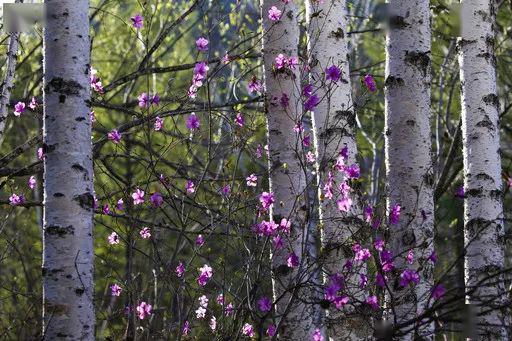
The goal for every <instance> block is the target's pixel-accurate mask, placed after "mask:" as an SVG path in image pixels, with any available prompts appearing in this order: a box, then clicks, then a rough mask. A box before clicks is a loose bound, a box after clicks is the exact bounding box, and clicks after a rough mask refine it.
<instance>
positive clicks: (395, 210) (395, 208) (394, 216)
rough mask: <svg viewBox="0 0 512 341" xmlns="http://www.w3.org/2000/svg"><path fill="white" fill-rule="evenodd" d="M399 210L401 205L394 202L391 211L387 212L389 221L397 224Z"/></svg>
mask: <svg viewBox="0 0 512 341" xmlns="http://www.w3.org/2000/svg"><path fill="white" fill-rule="evenodd" d="M400 210H401V207H400V205H399V204H394V205H393V207H392V208H391V212H389V222H390V223H391V224H393V225H396V224H398V220H399V219H400Z"/></svg>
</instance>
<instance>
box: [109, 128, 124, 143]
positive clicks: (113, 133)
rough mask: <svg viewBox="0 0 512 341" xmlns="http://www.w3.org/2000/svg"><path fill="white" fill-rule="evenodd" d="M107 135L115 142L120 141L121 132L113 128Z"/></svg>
mask: <svg viewBox="0 0 512 341" xmlns="http://www.w3.org/2000/svg"><path fill="white" fill-rule="evenodd" d="M107 137H108V139H109V140H110V141H112V142H114V143H115V144H118V143H119V142H121V134H120V133H119V132H118V131H117V130H115V129H114V130H112V131H111V132H110V133H108V134H107Z"/></svg>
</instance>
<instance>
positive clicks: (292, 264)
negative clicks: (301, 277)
mask: <svg viewBox="0 0 512 341" xmlns="http://www.w3.org/2000/svg"><path fill="white" fill-rule="evenodd" d="M286 265H287V266H288V267H289V268H296V267H297V266H299V257H298V256H297V255H296V254H295V253H294V252H292V253H290V254H289V255H288V258H286Z"/></svg>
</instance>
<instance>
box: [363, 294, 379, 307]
mask: <svg viewBox="0 0 512 341" xmlns="http://www.w3.org/2000/svg"><path fill="white" fill-rule="evenodd" d="M366 304H368V305H369V306H370V307H372V309H375V310H378V309H379V301H378V300H377V296H368V298H367V299H366Z"/></svg>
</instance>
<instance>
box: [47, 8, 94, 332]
mask: <svg viewBox="0 0 512 341" xmlns="http://www.w3.org/2000/svg"><path fill="white" fill-rule="evenodd" d="M45 3H46V5H47V14H48V16H47V22H46V28H45V33H44V128H43V141H44V151H45V154H46V157H45V160H44V218H43V219H44V222H43V228H44V234H43V300H44V302H43V303H44V307H43V320H44V325H43V332H44V334H45V339H47V340H59V339H66V340H93V339H94V323H95V320H94V309H93V293H94V291H93V256H94V253H93V239H92V227H93V222H92V218H93V209H92V207H93V201H94V199H93V190H94V188H93V164H92V145H91V122H90V120H89V111H90V109H89V104H88V102H89V99H90V85H89V68H90V65H89V63H90V54H89V48H90V42H89V15H88V13H89V1H88V0H46V1H45Z"/></svg>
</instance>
